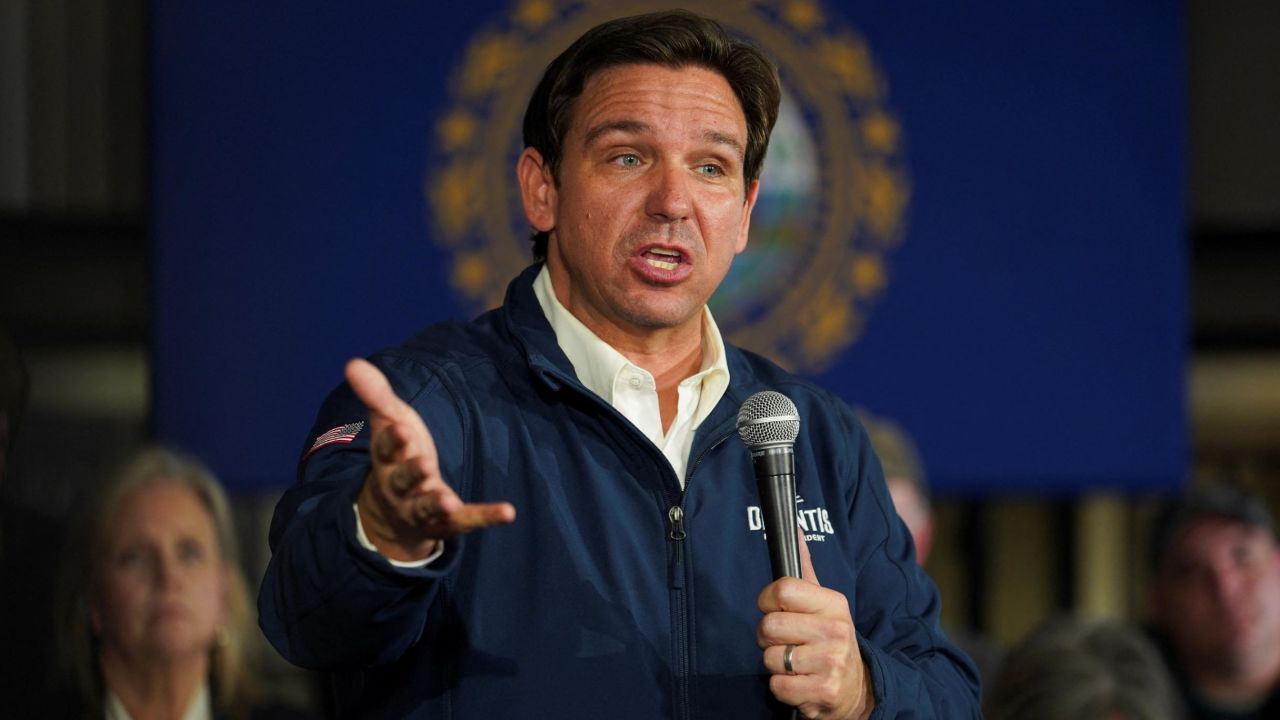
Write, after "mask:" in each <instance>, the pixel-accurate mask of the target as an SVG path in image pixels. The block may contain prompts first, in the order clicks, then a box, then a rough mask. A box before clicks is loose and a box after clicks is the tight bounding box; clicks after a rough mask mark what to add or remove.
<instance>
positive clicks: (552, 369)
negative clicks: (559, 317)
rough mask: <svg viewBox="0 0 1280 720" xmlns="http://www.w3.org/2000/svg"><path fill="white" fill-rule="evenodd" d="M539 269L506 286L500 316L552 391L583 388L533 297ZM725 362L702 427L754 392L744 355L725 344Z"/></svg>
mask: <svg viewBox="0 0 1280 720" xmlns="http://www.w3.org/2000/svg"><path fill="white" fill-rule="evenodd" d="M541 270H542V263H540V262H538V263H534V264H533V265H530V266H529V267H527V268H525V269H524V270H523V271H521V273H520V274H519V275H517V276H516V277H515V278H514V279H513V280H512V281H511V283H510V284H509V285H508V286H507V295H506V299H505V300H504V301H503V306H502V310H501V312H502V315H503V317H504V318H505V321H506V324H507V328H508V330H509V331H510V333H511V336H512V337H513V338H514V339H515V341H516V344H517V345H518V346H519V347H520V349H521V350H522V351H523V353H524V356H525V360H526V361H527V362H528V364H529V368H530V370H532V371H533V373H534V374H535V375H536V376H537V377H538V378H540V379H541V380H542V382H544V383H546V385H547V386H548V387H549V388H550V389H552V390H560V389H562V388H564V387H565V386H566V385H568V386H573V387H583V385H582V383H580V382H579V381H578V378H577V375H576V374H575V373H574V371H573V365H572V364H571V363H570V362H569V358H567V357H565V354H564V351H563V350H561V349H560V345H559V344H558V343H557V342H556V334H555V331H553V330H552V329H551V323H549V322H547V317H546V315H544V314H543V312H542V306H541V305H539V304H538V298H537V297H535V296H534V294H533V281H534V280H535V279H536V278H537V277H538V273H539V272H540V271H541ZM724 351H725V361H726V362H727V363H728V365H729V378H730V380H729V387H728V388H727V389H726V390H725V394H724V397H722V398H721V399H720V403H719V404H718V405H717V406H716V409H715V410H714V411H713V412H712V413H711V416H710V417H708V418H707V419H706V421H704V423H703V425H704V426H714V425H719V424H721V423H722V422H724V421H725V420H726V419H727V418H731V417H736V414H737V408H738V407H739V406H741V405H742V402H743V401H744V400H746V399H747V397H748V396H749V395H750V394H751V393H752V392H755V391H756V390H759V389H761V388H760V387H757V386H758V385H759V382H758V381H757V379H756V374H755V372H754V368H753V367H752V365H751V361H750V360H749V359H748V358H747V355H746V354H745V353H743V352H742V351H741V350H739V349H738V348H737V347H735V346H734V345H732V344H730V343H729V342H727V341H726V342H725V344H724Z"/></svg>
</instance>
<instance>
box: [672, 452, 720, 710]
mask: <svg viewBox="0 0 1280 720" xmlns="http://www.w3.org/2000/svg"><path fill="white" fill-rule="evenodd" d="M732 434H733V432H728V433H725V434H724V435H722V436H720V437H719V438H717V439H716V441H715V442H714V443H712V444H711V446H710V447H708V448H707V449H706V450H704V451H702V454H700V455H698V458H697V459H696V460H694V462H693V464H692V465H690V466H689V470H688V472H686V473H685V476H684V487H685V492H684V493H683V494H681V496H680V497H679V498H677V499H676V502H675V503H674V504H672V505H671V507H670V509H669V510H667V520H668V521H669V522H670V529H669V530H668V531H667V539H668V540H670V541H671V544H672V562H671V578H670V579H671V583H670V585H671V608H672V612H671V616H672V617H671V620H672V628H671V629H672V634H673V635H674V637H675V645H676V647H675V660H676V667H675V672H676V698H675V714H676V717H680V718H688V717H692V714H693V709H692V707H691V703H690V697H689V674H690V665H691V663H692V651H691V648H690V644H691V639H690V637H689V596H688V594H687V593H686V592H685V589H684V585H685V547H684V539H685V538H686V537H688V533H687V532H686V531H685V526H684V498H685V495H687V494H688V490H689V483H691V482H693V474H694V472H695V471H697V469H698V466H699V465H701V464H702V460H703V458H705V457H706V456H707V455H709V454H711V451H712V450H715V449H716V448H718V447H720V445H721V443H723V442H724V441H725V440H727V439H728V438H729V436H731V435H732ZM668 500H670V497H668Z"/></svg>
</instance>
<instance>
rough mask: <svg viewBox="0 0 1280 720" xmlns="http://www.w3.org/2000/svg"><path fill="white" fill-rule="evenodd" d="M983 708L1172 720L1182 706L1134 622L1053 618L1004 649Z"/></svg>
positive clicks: (993, 713) (1055, 719)
mask: <svg viewBox="0 0 1280 720" xmlns="http://www.w3.org/2000/svg"><path fill="white" fill-rule="evenodd" d="M983 712H984V714H985V716H986V717H987V719H988V720H1094V719H1095V718H1104V717H1112V716H1115V715H1118V716H1120V717H1124V718H1126V719H1127V720H1176V718H1179V717H1182V706H1181V701H1180V700H1179V699H1178V695H1177V691H1176V689H1175V687H1174V684H1173V680H1172V678H1171V677H1170V676H1169V671H1168V670H1167V669H1166V667H1165V665H1164V661H1163V660H1161V658H1160V655H1159V653H1158V651H1157V650H1156V648H1155V646H1154V645H1153V644H1152V643H1151V641H1150V640H1148V639H1147V637H1146V636H1145V635H1143V634H1142V632H1141V631H1140V630H1139V629H1138V628H1137V627H1135V626H1134V625H1132V624H1130V623H1128V622H1125V621H1123V620H1118V619H1099V618H1085V617H1059V618H1054V619H1051V620H1049V621H1047V622H1046V623H1044V624H1043V625H1041V626H1040V627H1039V628H1038V629H1037V630H1036V631H1035V632H1033V633H1032V634H1031V635H1030V636H1028V637H1027V638H1025V639H1024V640H1023V641H1022V642H1021V643H1020V644H1019V645H1018V646H1017V647H1015V648H1014V649H1013V650H1011V651H1010V652H1009V655H1008V656H1007V657H1006V658H1005V660H1004V662H1003V663H1001V665H1000V670H999V672H997V673H996V677H995V679H994V681H993V682H992V683H991V687H990V689H989V690H988V691H987V692H986V698H985V699H984V701H983Z"/></svg>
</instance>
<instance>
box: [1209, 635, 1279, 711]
mask: <svg viewBox="0 0 1280 720" xmlns="http://www.w3.org/2000/svg"><path fill="white" fill-rule="evenodd" d="M1258 653H1259V654H1260V655H1261V656H1260V657H1255V658H1250V659H1249V660H1246V661H1244V662H1240V663H1238V664H1236V666H1235V667H1229V666H1228V664H1226V663H1214V664H1212V665H1209V664H1204V665H1201V666H1199V667H1194V668H1192V669H1191V672H1189V673H1188V674H1189V675H1190V679H1191V681H1192V682H1193V683H1194V685H1195V688H1196V692H1197V694H1199V695H1200V696H1201V697H1202V698H1204V699H1205V700H1207V701H1209V702H1210V703H1213V704H1215V705H1222V706H1250V705H1256V704H1259V703H1261V702H1263V701H1265V700H1266V699H1267V697H1268V696H1270V695H1271V693H1272V692H1274V691H1275V690H1276V689H1277V685H1280V647H1277V648H1259V649H1258Z"/></svg>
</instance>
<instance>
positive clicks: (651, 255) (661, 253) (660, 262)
mask: <svg viewBox="0 0 1280 720" xmlns="http://www.w3.org/2000/svg"><path fill="white" fill-rule="evenodd" d="M642 255H643V256H644V261H645V262H647V263H649V264H650V265H652V266H653V267H655V268H658V269H660V270H675V269H676V268H678V267H680V261H681V259H682V256H681V254H680V253H679V252H678V251H676V250H664V249H662V248H649V249H648V250H645V251H644V253H642Z"/></svg>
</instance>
